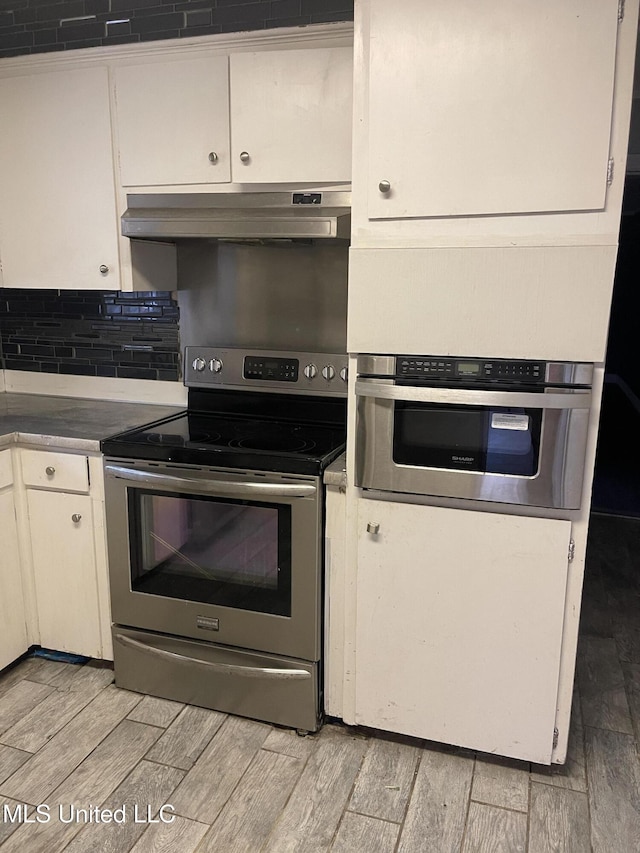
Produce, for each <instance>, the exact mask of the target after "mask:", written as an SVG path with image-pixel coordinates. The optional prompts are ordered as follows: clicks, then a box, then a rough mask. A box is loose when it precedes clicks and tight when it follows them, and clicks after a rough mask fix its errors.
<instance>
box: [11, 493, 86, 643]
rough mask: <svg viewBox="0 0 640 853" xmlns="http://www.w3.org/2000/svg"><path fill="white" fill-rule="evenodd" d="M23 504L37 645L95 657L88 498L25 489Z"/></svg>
mask: <svg viewBox="0 0 640 853" xmlns="http://www.w3.org/2000/svg"><path fill="white" fill-rule="evenodd" d="M27 503H28V508H29V525H30V532H31V548H32V555H33V571H34V576H35V589H36V604H37V609H38V625H39V628H40V644H41V645H42V646H44V647H45V648H49V649H56V650H58V651H65V652H74V653H76V654H82V655H88V656H91V657H101V642H100V627H99V610H98V593H97V584H96V558H95V549H94V535H93V519H92V502H91V498H90V497H89V496H88V495H71V494H67V493H65V492H45V491H38V490H36V489H29V490H28V492H27ZM74 519H76V520H74Z"/></svg>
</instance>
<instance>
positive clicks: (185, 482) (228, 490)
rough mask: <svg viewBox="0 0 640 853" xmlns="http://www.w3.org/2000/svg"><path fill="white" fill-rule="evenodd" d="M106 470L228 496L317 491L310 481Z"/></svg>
mask: <svg viewBox="0 0 640 853" xmlns="http://www.w3.org/2000/svg"><path fill="white" fill-rule="evenodd" d="M104 470H105V472H106V473H108V474H111V475H112V476H114V477H117V478H118V479H119V480H126V481H128V482H132V483H140V484H143V485H144V484H147V485H153V486H161V487H164V488H166V489H173V490H177V489H185V490H187V491H189V492H201V493H202V494H210V495H224V496H231V497H242V498H247V497H257V498H272V497H273V498H307V497H313V496H314V495H315V494H316V487H315V486H314V485H313V484H312V483H253V482H247V483H244V482H242V480H201V479H196V478H195V477H193V478H192V477H174V476H172V475H166V474H157V473H155V471H143V470H140V469H138V468H127V467H126V466H124V465H110V464H107V465H105V466H104Z"/></svg>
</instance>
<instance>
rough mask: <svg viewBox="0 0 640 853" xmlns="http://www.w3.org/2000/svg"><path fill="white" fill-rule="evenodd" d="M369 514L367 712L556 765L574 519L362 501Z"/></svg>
mask: <svg viewBox="0 0 640 853" xmlns="http://www.w3.org/2000/svg"><path fill="white" fill-rule="evenodd" d="M369 522H374V523H376V524H378V525H379V532H378V534H377V535H374V534H371V533H367V523H369ZM358 525H359V530H358V579H357V626H356V722H357V723H360V724H361V725H366V726H373V727H376V728H382V729H387V730H390V731H396V732H401V733H404V734H408V735H414V736H416V737H421V738H428V739H430V740H435V741H441V742H443V743H450V744H456V745H460V746H466V747H471V748H473V749H479V750H482V751H483V752H494V753H496V754H498V755H505V756H512V757H514V758H520V759H524V760H530V761H536V762H540V763H549V761H550V758H551V750H552V742H553V729H554V725H555V714H556V701H557V692H558V676H559V668H560V651H561V640H562V628H563V621H564V606H565V587H566V583H567V567H568V544H569V537H570V527H571V525H570V522H568V521H557V520H549V519H540V518H524V517H517V516H507V515H498V514H493V513H480V512H467V511H462V510H452V509H443V508H436V507H427V506H415V505H408V504H398V503H387V502H381V501H370V500H362V501H360V505H359V511H358Z"/></svg>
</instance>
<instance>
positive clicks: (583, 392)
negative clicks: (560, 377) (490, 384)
mask: <svg viewBox="0 0 640 853" xmlns="http://www.w3.org/2000/svg"><path fill="white" fill-rule="evenodd" d="M383 383H384V380H383V382H380V380H376V379H358V380H357V382H356V395H357V396H358V397H373V398H375V399H380V400H405V401H407V402H410V403H444V404H451V405H462V406H504V407H506V408H522V409H588V408H590V406H591V390H590V389H589V388H576V389H573V388H571V389H569V388H568V389H566V390H565V389H559V388H555V389H554V390H553V391H545V392H544V393H542V394H540V393H531V392H529V393H527V392H526V391H474V390H472V389H467V388H418V387H416V386H408V385H392V384H386V383H384V384H383Z"/></svg>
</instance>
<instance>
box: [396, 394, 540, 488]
mask: <svg viewBox="0 0 640 853" xmlns="http://www.w3.org/2000/svg"><path fill="white" fill-rule="evenodd" d="M541 428H542V411H541V410H539V409H527V410H525V409H519V408H506V407H485V406H462V405H447V406H443V405H441V404H432V403H420V404H416V403H404V402H398V403H396V404H395V413H394V431H393V461H394V462H395V463H397V464H399V465H408V466H415V467H424V468H442V469H449V470H451V469H453V470H466V471H483V472H487V473H493V474H511V475H517V476H522V477H533V476H535V474H536V473H537V470H538V459H539V447H540V433H541Z"/></svg>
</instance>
